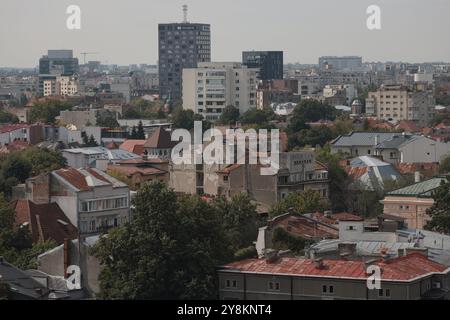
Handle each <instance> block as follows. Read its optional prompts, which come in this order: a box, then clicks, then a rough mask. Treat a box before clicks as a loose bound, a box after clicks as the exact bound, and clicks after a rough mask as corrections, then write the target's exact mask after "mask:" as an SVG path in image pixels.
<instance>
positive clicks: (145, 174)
mask: <svg viewBox="0 0 450 320" xmlns="http://www.w3.org/2000/svg"><path fill="white" fill-rule="evenodd" d="M167 170H168V161H164V160H160V159H131V160H125V161H121V162H118V163H117V164H115V165H108V170H107V172H108V173H110V174H120V175H124V176H125V177H127V178H128V179H129V180H130V183H131V187H132V189H133V190H137V189H139V188H140V187H141V185H142V184H144V183H145V182H151V181H161V182H164V183H168V182H169V172H168V171H167Z"/></svg>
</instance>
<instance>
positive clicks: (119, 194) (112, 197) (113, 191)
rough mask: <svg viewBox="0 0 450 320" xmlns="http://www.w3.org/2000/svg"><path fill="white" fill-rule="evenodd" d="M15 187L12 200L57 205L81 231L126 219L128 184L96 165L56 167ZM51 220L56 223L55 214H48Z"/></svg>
mask: <svg viewBox="0 0 450 320" xmlns="http://www.w3.org/2000/svg"><path fill="white" fill-rule="evenodd" d="M16 189H22V190H21V191H20V190H14V191H13V192H14V193H15V194H17V196H14V195H13V197H14V200H23V199H25V200H30V201H32V202H33V203H34V204H38V205H43V206H42V208H44V207H45V206H44V205H47V206H49V208H50V207H52V206H55V205H57V206H59V208H60V209H61V210H62V212H63V213H64V215H65V216H66V217H67V219H69V221H70V223H71V224H72V225H73V226H75V227H76V228H77V229H78V230H79V234H81V235H92V234H97V233H99V232H101V231H103V230H106V229H108V228H113V227H118V226H121V225H123V224H125V223H126V222H128V221H130V214H131V213H130V189H129V187H128V186H127V185H126V184H124V183H123V182H120V181H119V180H117V179H115V178H113V177H111V176H110V175H107V174H106V173H104V172H102V171H100V170H97V169H93V168H87V169H75V168H71V167H68V168H65V169H59V170H55V171H52V172H50V173H48V174H42V175H40V176H37V177H33V178H30V179H27V181H26V182H25V185H23V186H21V188H16ZM22 203H23V202H22ZM53 208H54V207H53ZM48 214H49V213H48ZM44 216H45V214H44V215H42V217H44ZM40 217H41V216H40ZM53 218H56V219H53ZM49 219H50V218H49ZM52 220H53V221H51V222H48V223H49V225H50V224H53V225H55V223H59V222H58V219H57V217H53V216H52ZM55 220H56V222H55ZM61 220H62V221H63V222H64V221H66V220H63V219H61ZM36 230H39V229H36ZM52 232H56V230H53V231H52ZM68 238H71V237H68ZM55 240H56V239H55Z"/></svg>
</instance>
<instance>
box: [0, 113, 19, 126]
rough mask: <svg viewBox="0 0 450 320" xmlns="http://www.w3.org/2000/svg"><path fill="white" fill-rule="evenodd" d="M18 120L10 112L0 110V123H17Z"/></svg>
mask: <svg viewBox="0 0 450 320" xmlns="http://www.w3.org/2000/svg"><path fill="white" fill-rule="evenodd" d="M18 122H19V118H17V117H16V116H15V115H13V114H12V113H10V112H7V111H5V110H0V123H18Z"/></svg>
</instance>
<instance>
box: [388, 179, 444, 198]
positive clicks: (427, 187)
mask: <svg viewBox="0 0 450 320" xmlns="http://www.w3.org/2000/svg"><path fill="white" fill-rule="evenodd" d="M447 181H448V180H447V178H444V177H436V178H431V179H430V180H426V181H422V182H419V183H416V184H413V185H410V186H407V187H404V188H401V189H398V190H394V191H391V192H389V193H388V196H413V197H425V198H427V197H431V196H432V192H433V191H434V190H435V189H437V188H439V187H440V186H441V183H442V182H447Z"/></svg>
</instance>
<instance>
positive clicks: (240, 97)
mask: <svg viewBox="0 0 450 320" xmlns="http://www.w3.org/2000/svg"><path fill="white" fill-rule="evenodd" d="M256 72H257V71H256V69H249V68H247V67H246V66H242V64H240V63H234V62H214V63H199V65H198V67H197V68H187V69H184V70H183V109H187V110H192V111H194V113H196V114H200V115H202V116H203V117H204V118H205V119H207V120H212V121H214V120H217V119H218V118H219V117H220V115H221V114H222V111H223V109H224V108H225V107H227V106H229V105H231V106H234V107H236V108H238V109H239V112H240V113H241V114H243V113H245V112H246V111H247V110H249V109H250V108H256V98H257V97H256V89H257V78H256Z"/></svg>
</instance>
